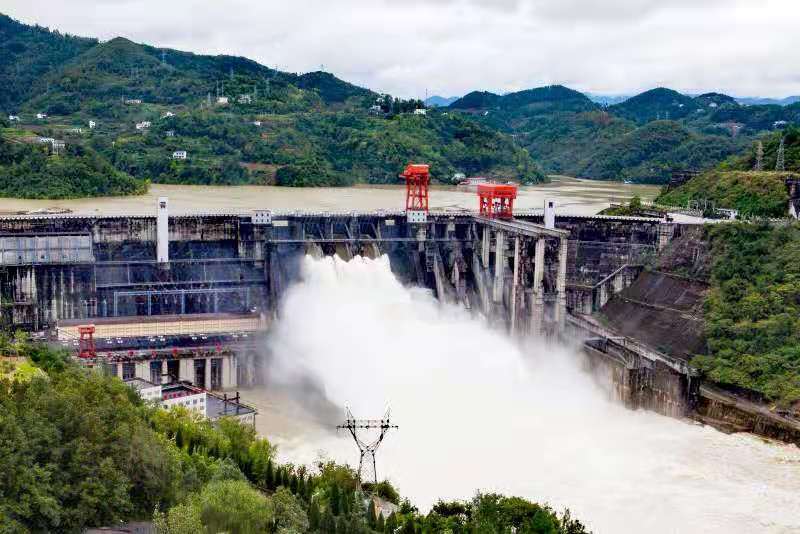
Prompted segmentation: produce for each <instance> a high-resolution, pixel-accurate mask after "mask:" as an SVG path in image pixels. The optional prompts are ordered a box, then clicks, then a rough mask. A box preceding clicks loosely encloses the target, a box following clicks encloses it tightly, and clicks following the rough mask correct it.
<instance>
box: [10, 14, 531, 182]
mask: <svg viewBox="0 0 800 534" xmlns="http://www.w3.org/2000/svg"><path fill="white" fill-rule="evenodd" d="M0 22H2V25H1V26H0V31H2V35H3V37H4V41H3V42H4V43H5V42H6V41H8V42H11V43H14V46H13V47H12V48H13V50H14V51H15V52H14V54H15V56H14V58H13V59H14V61H16V62H21V63H23V64H35V65H37V66H38V71H37V74H36V75H26V76H27V77H25V78H24V79H23V78H18V77H16V72H15V71H14V69H11V70H9V68H8V67H6V68H3V69H0V73H2V76H3V78H2V80H3V81H5V82H7V83H9V84H11V85H13V86H14V87H19V88H20V89H19V90H16V91H15V92H14V93H13V94H11V95H8V94H5V95H4V98H5V103H4V104H2V105H0V109H2V111H3V112H4V115H5V114H15V115H18V116H19V121H14V122H13V123H11V122H9V124H8V125H7V128H6V129H5V130H3V131H2V132H0V135H2V136H4V137H5V138H6V139H14V140H15V141H19V142H23V143H24V142H29V143H37V142H38V137H39V136H43V137H52V138H56V139H63V140H65V141H66V143H67V146H68V147H79V148H81V150H83V151H84V153H91V154H92V155H93V156H92V157H93V158H96V161H97V162H98V164H100V165H107V166H108V167H107V169H112V170H113V173H110V174H109V175H110V176H111V175H113V176H116V177H120V176H121V177H126V179H128V180H134V181H135V183H136V184H138V185H137V186H136V187H132V188H131V187H128V186H124V187H123V186H122V184H121V183H119V182H118V181H115V180H111V179H110V180H109V184H110V185H109V189H103V188H97V187H89V188H87V189H86V190H85V192H84V194H87V195H88V194H112V193H114V194H125V193H131V192H138V191H140V190H142V189H143V188H144V187H145V184H146V183H147V182H148V181H151V182H162V183H185V184H211V183H214V184H245V183H256V184H271V183H279V184H282V185H348V184H352V183H356V182H372V183H394V182H395V181H397V180H398V179H397V175H398V173H399V172H400V171H401V170H402V168H403V166H404V165H405V164H406V163H408V162H409V161H425V162H428V163H430V164H431V166H432V174H433V178H434V180H437V181H441V182H450V181H451V179H452V177H453V175H454V174H456V173H460V172H463V173H467V174H483V175H488V176H497V177H502V178H504V179H513V180H518V181H521V182H523V183H531V182H537V181H541V180H543V179H544V175H543V174H542V173H541V171H540V170H539V168H538V167H537V165H536V163H535V162H534V161H533V159H532V158H531V157H530V154H529V153H528V152H527V151H526V150H524V149H523V148H521V147H519V146H518V145H517V144H516V143H515V141H514V140H513V138H512V137H511V136H510V135H508V134H505V133H502V132H498V131H497V130H496V129H494V128H492V127H491V126H490V125H486V124H481V123H479V122H477V121H476V120H475V119H473V118H471V117H468V116H458V115H453V114H448V113H446V112H442V111H437V110H428V111H427V114H425V115H417V114H414V111H415V109H417V108H422V107H423V104H422V103H421V102H419V101H403V100H399V99H393V98H391V97H389V96H387V95H378V94H377V93H374V92H372V91H370V90H368V89H364V88H361V87H358V86H355V85H353V84H350V83H347V82H345V81H343V80H340V79H338V78H336V77H335V76H333V75H332V74H329V73H325V72H311V73H307V74H303V75H295V74H291V73H285V72H280V71H277V70H274V69H270V68H268V67H265V66H263V65H260V64H258V63H256V62H254V61H251V60H249V59H246V58H241V57H231V56H204V55H197V54H193V53H189V52H181V51H177V50H171V49H161V48H155V47H152V46H148V45H146V44H138V43H134V42H132V41H130V40H128V39H123V38H116V39H112V40H110V41H107V42H103V43H98V42H97V41H95V40H91V39H81V38H75V37H68V36H60V35H59V34H57V33H55V32H49V31H47V30H44V29H41V28H31V27H29V26H25V25H23V24H19V23H17V22H14V21H13V20H11V19H8V18H7V17H3V18H2V19H0ZM2 46H3V47H4V48H7V47H8V45H7V44H3V45H2ZM50 48H52V49H57V50H61V51H60V52H59V53H56V52H55V51H53V50H49V49H50ZM43 49H48V51H47V53H45V52H43ZM4 60H5V58H4ZM0 65H5V62H4V63H0ZM23 87H24V90H23ZM40 113H46V114H47V115H48V116H47V117H46V118H41V119H37V118H36V116H37V114H40ZM90 121H91V122H92V123H93V126H94V127H92V128H89V124H90ZM38 148H39V149H40V150H39V151H40V152H41V153H42V154H44V152H43V151H42V150H41V147H38ZM179 151H186V153H187V157H186V158H185V159H176V158H174V157H173V154H174V153H175V152H179ZM45 156H46V157H49V158H55V157H58V158H62V159H64V160H67V161H69V159H70V158H71V157H74V156H75V151H73V150H66V151H64V152H63V153H60V154H58V155H49V156H48V155H45ZM9 161H10V160H9ZM6 164H7V165H10V163H6ZM0 165H2V163H0ZM21 168H22V167H17V168H16V170H15V171H14V173H15V174H14V176H17V177H19V176H20V174H19V171H20V169H21ZM0 172H4V173H6V174H8V173H9V172H10V171H9V170H8V169H3V168H0ZM114 173H119V174H114ZM36 183H37V186H36V187H35V188H33V187H31V189H30V191H26V189H25V182H24V180H23V181H22V182H19V181H17V182H14V184H13V185H12V184H11V182H9V181H6V182H4V184H5V185H0V195H14V196H36V197H47V196H56V197H62V196H78V195H81V194H82V193H81V192H80V191H79V190H76V189H75V188H73V187H66V188H65V187H64V186H63V184H55V183H53V184H51V186H50V187H49V189H48V186H47V184H46V183H42V182H41V180H37V182H36Z"/></svg>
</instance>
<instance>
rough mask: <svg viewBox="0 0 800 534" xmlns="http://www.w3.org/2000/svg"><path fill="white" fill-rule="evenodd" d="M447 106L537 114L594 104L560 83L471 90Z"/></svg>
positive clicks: (516, 113)
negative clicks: (509, 90) (501, 91)
mask: <svg viewBox="0 0 800 534" xmlns="http://www.w3.org/2000/svg"><path fill="white" fill-rule="evenodd" d="M450 107H451V108H453V109H464V110H472V111H491V110H495V111H499V112H502V113H506V114H510V115H513V116H518V115H536V114H538V113H542V112H545V111H591V110H594V109H598V106H597V104H595V103H594V102H592V101H591V100H589V98H588V97H586V95H584V94H583V93H579V92H578V91H574V90H572V89H569V88H567V87H564V86H563V85H548V86H546V87H537V88H535V89H526V90H524V91H518V92H515V93H508V94H506V95H502V96H500V95H496V94H494V93H489V92H477V91H476V92H472V93H469V94H467V95H465V96H464V97H462V98H459V99H458V100H456V101H455V102H453V103H452V104H450Z"/></svg>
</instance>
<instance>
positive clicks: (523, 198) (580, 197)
mask: <svg viewBox="0 0 800 534" xmlns="http://www.w3.org/2000/svg"><path fill="white" fill-rule="evenodd" d="M657 194H658V187H657V186H653V185H634V184H623V183H621V182H600V181H596V180H578V179H575V178H567V177H559V176H554V177H552V181H551V182H550V183H547V184H539V185H534V186H525V187H521V188H520V190H519V196H518V198H517V202H516V206H517V207H518V208H541V207H542V206H543V205H544V200H545V199H546V198H553V199H555V200H556V201H557V206H558V208H559V210H563V211H567V212H569V213H573V214H580V215H591V214H594V213H597V212H598V211H600V210H602V209H604V208H607V207H608V206H609V203H610V202H612V201H619V200H627V199H629V198H631V197H633V196H634V195H638V196H640V197H641V198H642V199H644V200H652V199H653V198H654V197H655V196H656V195H657ZM162 196H165V197H169V200H170V211H171V212H172V213H192V212H203V211H250V210H253V209H277V210H331V211H340V210H371V209H403V208H404V207H405V186H401V185H389V186H356V187H337V188H333V187H315V188H309V187H275V186H202V185H163V184H153V185H152V186H150V190H149V191H148V192H147V194H144V195H139V196H128V197H103V198H80V199H68V200H30V199H19V198H0V215H4V214H10V213H16V212H20V211H32V210H41V209H47V208H57V209H69V210H71V211H73V212H74V213H80V214H113V215H116V214H153V213H155V206H156V200H157V199H158V197H162ZM430 202H431V204H430V205H431V208H470V209H477V207H478V201H477V197H476V195H475V192H474V191H468V190H465V189H460V188H457V187H450V186H433V187H432V188H431V199H430Z"/></svg>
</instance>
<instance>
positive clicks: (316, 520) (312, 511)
mask: <svg viewBox="0 0 800 534" xmlns="http://www.w3.org/2000/svg"><path fill="white" fill-rule="evenodd" d="M321 522H322V515H321V514H320V511H319V504H318V503H317V501H316V500H313V501H311V505H310V506H309V507H308V524H309V528H310V529H311V530H317V529H319V528H320V526H321Z"/></svg>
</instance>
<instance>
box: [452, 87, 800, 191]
mask: <svg viewBox="0 0 800 534" xmlns="http://www.w3.org/2000/svg"><path fill="white" fill-rule="evenodd" d="M450 109H451V110H453V111H457V112H459V113H463V114H467V115H470V116H472V117H474V118H476V119H477V120H480V121H481V122H483V123H484V124H487V125H490V126H492V127H493V128H496V129H498V130H500V131H502V132H505V133H508V134H511V135H513V136H514V137H515V138H516V139H517V141H518V142H519V143H520V144H521V145H522V146H524V147H525V148H526V149H527V150H528V151H529V152H530V153H531V155H532V156H533V157H534V159H536V161H537V162H539V163H540V164H541V165H542V167H543V169H544V171H545V172H547V173H554V174H569V175H574V176H579V177H584V178H594V179H602V180H630V181H634V182H648V183H665V182H666V181H668V180H669V177H670V174H671V171H673V170H700V171H702V170H709V169H712V168H714V167H716V166H717V165H719V164H720V163H721V162H723V161H725V160H726V159H727V158H729V157H732V156H741V155H745V154H747V153H748V151H750V150H751V147H752V145H753V142H754V141H755V140H756V139H758V138H760V137H761V136H763V135H764V133H765V132H774V131H780V130H783V129H785V128H786V127H788V126H791V125H792V124H800V103H796V104H791V105H787V106H779V105H749V106H747V105H741V104H739V103H738V102H737V101H736V100H735V99H734V98H733V97H731V96H729V95H725V94H721V93H706V94H702V95H700V96H697V97H692V96H689V95H684V94H681V93H679V92H677V91H674V90H672V89H668V88H663V87H660V88H656V89H652V90H649V91H645V92H643V93H641V94H639V95H636V96H633V97H631V98H628V99H626V100H624V101H623V102H620V103H618V104H614V105H611V106H602V105H600V104H598V103H596V102H593V101H592V100H590V99H589V98H588V97H587V96H585V95H583V94H582V93H579V92H577V91H574V90H571V89H569V88H566V87H563V86H560V85H554V86H547V87H540V88H536V89H530V90H526V91H520V92H516V93H510V94H506V95H497V94H494V93H489V92H472V93H469V94H467V95H466V96H464V97H463V98H461V99H459V100H457V101H455V102H453V103H452V104H451V105H450Z"/></svg>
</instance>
